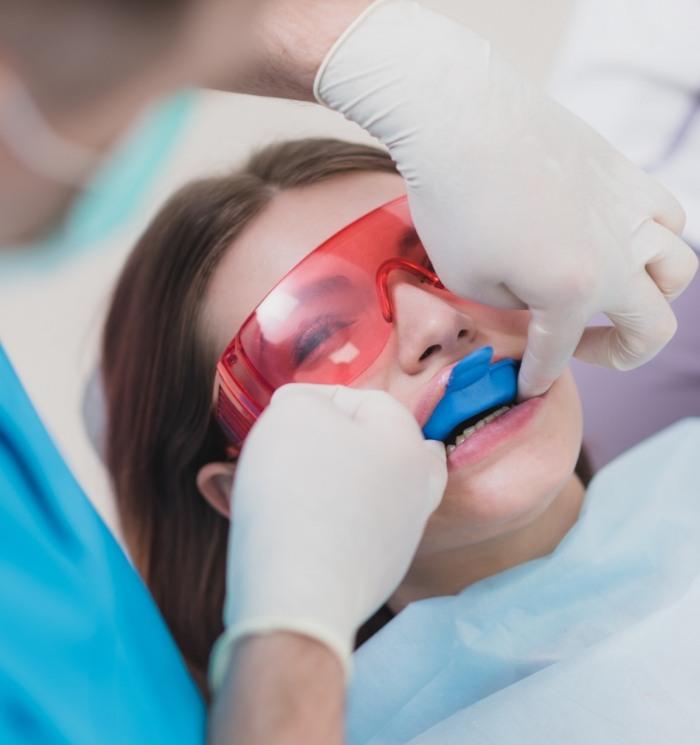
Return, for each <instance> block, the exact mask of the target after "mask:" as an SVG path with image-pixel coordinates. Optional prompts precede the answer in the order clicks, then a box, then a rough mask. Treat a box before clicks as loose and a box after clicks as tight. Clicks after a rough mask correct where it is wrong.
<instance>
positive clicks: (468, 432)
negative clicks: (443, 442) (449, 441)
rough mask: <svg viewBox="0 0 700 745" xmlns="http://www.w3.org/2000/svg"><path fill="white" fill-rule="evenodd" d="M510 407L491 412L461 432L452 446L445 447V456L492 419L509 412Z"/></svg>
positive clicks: (502, 407)
mask: <svg viewBox="0 0 700 745" xmlns="http://www.w3.org/2000/svg"><path fill="white" fill-rule="evenodd" d="M512 408H513V407H512V406H510V405H509V406H501V408H500V409H496V411H494V412H492V413H491V414H489V415H488V416H485V417H484V418H483V419H480V420H479V421H478V422H477V423H476V424H473V425H472V426H471V427H467V428H466V429H465V430H464V432H462V434H461V435H458V436H457V440H456V441H455V444H454V445H448V446H447V454H448V455H449V454H450V453H451V452H452V451H453V450H455V449H456V448H457V447H459V446H460V445H461V444H462V443H463V442H464V441H465V440H466V439H468V438H469V437H471V436H472V435H473V434H474V432H476V431H477V430H479V429H481V428H482V427H485V426H486V425H487V424H488V423H489V422H492V421H493V420H494V419H497V418H498V417H499V416H501V415H502V414H505V413H506V411H510V409H512Z"/></svg>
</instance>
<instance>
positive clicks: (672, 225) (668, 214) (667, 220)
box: [650, 177, 686, 235]
mask: <svg viewBox="0 0 700 745" xmlns="http://www.w3.org/2000/svg"><path fill="white" fill-rule="evenodd" d="M650 178H651V177H650ZM651 180H652V181H653V183H654V191H655V198H656V209H655V210H654V219H655V220H656V222H658V223H660V224H661V225H663V226H664V227H665V228H667V229H668V230H670V231H671V232H672V233H675V234H676V235H680V234H681V233H682V232H683V230H684V229H685V223H686V214H685V210H684V209H683V207H682V206H681V203H680V202H679V201H678V200H677V199H676V198H675V197H674V196H673V194H671V192H670V191H669V190H668V189H666V187H665V186H663V185H662V184H660V183H659V182H658V181H656V179H654V178H651Z"/></svg>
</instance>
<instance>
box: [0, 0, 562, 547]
mask: <svg viewBox="0 0 700 745" xmlns="http://www.w3.org/2000/svg"><path fill="white" fill-rule="evenodd" d="M424 2H425V4H426V5H428V6H430V7H432V8H434V9H437V10H439V11H441V12H444V13H446V14H448V15H450V16H452V17H454V18H455V19H456V20H458V21H460V22H463V23H465V24H466V25H468V26H470V27H471V28H472V29H474V30H475V31H477V32H479V33H481V34H483V35H484V36H486V37H487V38H489V39H491V41H492V42H493V43H494V45H495V46H496V47H497V48H498V49H499V50H500V51H501V52H503V53H504V54H505V55H506V56H507V57H509V58H510V59H511V61H512V62H514V63H515V64H517V65H518V66H519V67H520V68H521V69H523V70H524V71H526V72H527V73H528V74H529V75H530V76H532V77H533V78H535V79H539V80H543V79H544V78H545V76H546V73H547V70H548V66H549V64H550V61H551V59H552V56H553V54H554V52H555V49H556V46H557V43H558V40H559V38H560V35H561V32H562V29H563V28H564V26H565V23H566V20H567V17H568V14H569V12H570V6H571V2H572V0H424ZM308 135H328V136H337V137H346V138H353V139H363V138H365V137H367V135H365V134H364V133H363V132H362V131H361V130H359V128H356V127H355V126H354V125H350V124H349V123H347V122H345V121H344V120H343V119H342V118H341V117H339V116H337V115H335V114H333V113H331V112H328V111H325V110H323V109H321V108H320V107H316V106H313V105H311V104H300V103H289V102H281V101H273V100H265V99H255V98H250V97H245V96H225V95H221V94H214V93H207V94H203V95H202V96H201V99H200V101H199V102H198V104H197V107H196V111H195V114H194V116H193V117H192V119H191V120H190V124H189V126H188V129H187V131H186V132H185V134H184V136H183V137H182V138H181V139H180V141H179V144H178V146H177V147H176V149H175V151H174V153H173V155H172V157H171V158H170V160H169V162H168V163H167V164H166V167H165V168H163V169H162V172H161V173H160V175H159V177H158V178H157V180H156V182H155V184H154V186H153V188H151V189H150V191H149V194H148V198H147V200H146V203H145V204H144V205H143V209H142V210H141V211H140V213H139V214H138V215H136V216H135V218H134V219H133V220H132V221H130V223H129V224H128V225H125V226H124V228H123V229H122V230H120V231H119V233H118V234H115V235H111V236H109V237H108V238H106V239H105V242H104V245H101V246H96V247H95V248H96V250H95V251H94V252H93V253H92V254H91V255H90V256H87V257H85V258H83V259H81V260H80V261H78V262H76V263H75V264H72V265H70V266H66V267H65V268H63V269H62V270H61V271H60V272H58V273H56V274H53V275H52V276H51V277H50V278H48V277H42V278H37V279H33V280H31V281H29V280H27V281H22V282H20V283H17V284H16V285H15V286H13V287H11V288H8V289H3V290H2V291H1V292H2V295H1V296H0V338H1V339H2V340H3V343H4V344H5V346H6V349H7V351H8V352H9V354H10V356H11V357H12V359H13V361H14V363H15V365H16V366H17V368H18V369H19V372H20V374H21V376H22V378H23V380H24V382H25V384H26V386H27V388H28V389H29V392H30V395H31V396H32V398H33V399H34V401H35V403H36V405H37V407H38V409H39V411H40V413H41V415H42V416H43V418H44V421H45V422H46V423H47V426H48V427H49V429H50V431H51V432H52V434H53V435H54V437H55V438H56V439H57V441H58V443H59V445H60V447H61V449H62V451H63V453H64V455H65V457H66V459H67V461H68V462H69V464H70V465H71V467H72V468H73V470H74V472H75V473H76V475H77V477H78V479H79V480H80V481H81V482H82V484H83V486H84V488H85V489H86V491H87V493H88V495H89V496H90V497H91V498H92V499H93V501H94V502H95V504H96V505H97V507H98V509H99V510H100V512H101V513H102V514H103V516H104V517H105V519H106V520H107V522H108V523H109V524H110V525H111V526H112V527H113V528H115V530H116V531H117V533H118V527H117V522H116V517H115V513H114V509H113V505H112V501H111V497H110V490H109V485H108V482H107V479H106V477H105V474H104V471H103V469H102V467H101V465H100V462H99V460H98V458H97V457H96V455H95V453H94V452H93V450H92V448H91V446H90V444H89V442H88V440H87V437H86V435H85V431H84V427H83V422H82V419H81V413H80V408H81V399H82V394H83V388H84V385H85V380H86V378H87V376H88V374H89V372H90V370H91V369H92V368H93V366H94V365H95V361H96V354H97V340H98V335H99V328H100V324H101V321H102V317H103V313H104V311H105V309H106V304H107V296H108V293H109V290H110V287H111V285H112V283H113V282H114V280H115V278H116V275H117V273H118V271H119V269H120V267H121V264H122V263H123V261H124V258H125V256H126V254H127V253H128V251H129V249H130V247H131V246H132V245H133V243H134V240H135V239H136V237H137V236H138V234H139V233H140V231H141V230H142V229H143V227H144V226H145V224H146V223H147V221H148V220H149V218H150V216H151V215H152V214H153V213H154V211H155V210H156V209H157V207H158V206H159V204H160V203H161V202H162V201H163V199H164V198H165V197H166V196H167V195H168V194H170V193H171V192H172V191H173V190H174V189H175V188H177V187H178V186H179V185H181V184H182V183H184V182H186V181H188V180H189V179H191V178H193V177H195V176H199V175H202V174H208V173H211V172H213V171H217V170H221V169H226V168H228V167H229V166H231V165H233V164H235V163H236V162H237V161H239V160H240V159H241V158H242V157H243V156H245V154H246V153H247V152H248V151H249V150H250V149H251V147H254V146H256V145H261V144H266V143H268V142H269V141H270V140H272V139H279V138H289V137H298V136H308Z"/></svg>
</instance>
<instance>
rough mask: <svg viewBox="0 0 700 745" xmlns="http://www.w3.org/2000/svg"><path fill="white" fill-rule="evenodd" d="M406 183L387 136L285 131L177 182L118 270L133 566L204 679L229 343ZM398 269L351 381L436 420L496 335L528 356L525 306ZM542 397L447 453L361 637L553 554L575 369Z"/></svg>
mask: <svg viewBox="0 0 700 745" xmlns="http://www.w3.org/2000/svg"><path fill="white" fill-rule="evenodd" d="M404 193H405V191H404V183H403V180H402V179H401V178H400V177H399V175H398V174H397V173H396V170H395V166H394V164H393V163H392V161H391V159H390V158H389V157H388V156H387V155H386V154H385V153H384V152H382V151H380V150H378V149H376V148H373V147H368V146H365V145H358V144H350V143H345V142H339V141H335V140H306V141H297V142H288V143H283V144H279V145H274V146H272V147H268V148H266V149H265V150H263V151H262V152H260V153H258V154H257V155H255V156H254V157H252V158H251V160H250V161H249V162H248V163H247V164H246V165H245V166H244V167H243V168H242V169H241V170H239V171H236V172H234V173H232V174H230V175H227V176H223V177H219V178H211V179H206V180H203V181H199V182H196V183H193V184H191V185H189V186H187V187H185V188H184V189H182V190H181V191H180V192H179V193H178V194H176V195H175V196H174V197H173V198H172V199H171V200H170V201H169V202H168V203H167V204H166V205H165V207H164V208H163V209H162V210H161V212H160V214H159V215H158V216H157V217H156V218H155V219H154V221H153V223H152V224H151V226H150V227H149V228H148V230H147V231H146V232H145V234H144V235H143V237H142V238H141V240H140V241H139V243H138V245H137V246H136V248H135V250H134V252H133V254H132V255H131V257H130V259H129V261H128V263H127V265H126V267H125V269H124V271H123V274H122V276H121V278H120V280H119V283H118V286H117V288H116V292H115V294H114V299H113V303H112V307H111V310H110V313H109V318H108V320H107V324H106V328H105V333H104V349H103V359H102V373H103V378H104V386H105V391H106V396H107V401H108V428H107V460H108V465H109V469H110V471H111V474H112V478H113V482H114V487H115V492H116V497H117V502H118V506H119V510H120V514H121V519H122V522H123V528H124V531H125V535H126V539H127V542H128V545H129V548H130V550H131V552H132V555H133V557H134V560H135V562H136V565H137V566H138V568H139V569H140V571H141V572H142V574H143V576H144V578H145V579H146V581H147V583H148V585H149V587H150V588H151V590H152V592H153V594H154V596H155V598H156V600H157V601H158V603H159V605H160V607H161V609H162V612H163V614H164V616H165V618H166V620H167V621H168V623H169V624H170V627H171V629H172V631H173V634H174V636H175V638H176V640H177V641H178V643H179V645H180V647H181V649H182V651H183V654H184V655H185V658H186V659H187V661H188V663H189V665H190V668H191V670H192V672H193V674H194V675H195V677H196V679H197V680H198V682H199V683H200V685H201V686H202V687H203V689H204V688H205V683H204V680H205V671H206V667H207V661H208V657H209V652H210V649H211V646H212V644H213V642H214V640H215V639H216V637H217V636H218V634H219V633H220V632H221V611H222V603H223V597H224V571H225V552H226V536H227V527H228V525H227V521H228V518H229V515H230V512H231V511H233V512H234V513H235V505H233V506H229V504H228V497H229V493H230V489H231V482H232V477H233V474H234V471H235V460H232V459H231V458H230V457H229V456H228V455H227V442H226V439H225V437H224V436H223V434H222V431H221V429H220V427H219V426H218V424H217V422H216V421H215V419H214V417H213V413H212V390H213V381H214V371H215V365H216V362H217V359H218V357H219V356H220V355H221V353H222V351H223V350H224V348H225V347H226V346H227V344H228V343H229V341H230V340H231V339H232V337H233V336H234V335H235V334H236V332H237V331H238V329H239V328H240V326H241V324H242V323H243V322H244V321H245V319H246V318H247V316H248V315H249V314H250V313H251V312H252V311H253V309H254V308H255V307H256V306H257V305H258V303H259V302H260V301H261V300H262V299H263V297H264V296H265V295H266V294H267V293H268V291H269V290H270V289H271V288H272V287H273V286H274V285H275V284H276V283H277V282H278V281H279V280H280V279H281V278H282V277H283V276H284V275H285V274H286V273H287V272H288V271H289V270H290V269H292V268H293V267H294V266H295V265H296V264H298V263H299V262H300V261H301V260H302V259H304V258H305V257H306V255H307V254H309V253H310V252H311V251H312V250H313V249H315V248H316V247H317V246H319V245H320V244H321V243H323V242H324V241H325V240H326V239H327V238H329V237H330V236H332V235H333V234H335V233H337V232H338V231H339V230H340V229H341V228H343V227H344V226H346V225H348V224H349V223H351V222H353V221H355V220H356V219H358V218H360V217H361V216H363V215H365V214H367V213H369V212H371V211H372V210H374V209H375V208H378V207H380V206H382V205H384V204H386V203H388V202H390V201H392V200H395V199H396V198H398V197H401V196H402V195H403V194H404ZM399 274H400V276H399ZM397 277H398V278H395V279H393V280H392V284H391V286H390V294H391V299H392V305H393V309H394V320H393V332H392V336H391V338H390V340H389V342H388V344H387V346H386V347H385V349H384V350H383V352H382V353H381V355H380V357H379V358H378V359H377V360H376V362H375V363H374V364H373V365H372V366H371V367H370V368H369V369H368V370H367V371H365V373H364V374H363V375H362V376H361V377H360V378H359V379H358V380H356V381H354V383H353V385H355V386H363V387H368V388H380V389H384V390H386V391H388V392H390V393H391V394H392V395H394V396H395V397H396V398H397V399H399V400H400V401H401V402H402V403H404V404H405V405H406V406H407V407H408V408H409V409H411V410H412V411H414V412H416V415H417V416H418V417H419V419H420V418H422V419H423V421H424V420H425V419H426V418H427V415H428V414H429V411H427V410H426V406H428V408H430V407H431V406H434V405H435V403H436V401H435V400H433V399H434V391H435V389H436V381H437V380H439V378H440V377H441V376H442V377H444V375H445V372H446V371H447V370H448V369H449V368H450V367H451V366H453V365H454V363H455V362H457V361H458V360H460V359H462V358H463V357H465V356H466V355H468V354H469V353H470V352H472V351H474V350H476V349H479V348H481V347H484V346H491V347H493V349H494V353H495V356H496V357H512V358H516V359H517V358H519V357H520V356H521V355H522V352H523V349H524V346H525V334H526V328H527V320H528V313H527V312H526V311H512V310H496V309H493V308H489V307H485V306H483V305H478V304H475V303H472V302H469V301H468V300H463V299H459V298H457V297H455V296H453V295H451V294H450V293H449V292H447V291H446V290H444V289H440V288H436V287H433V286H430V285H426V284H425V283H423V282H421V279H420V278H419V277H415V276H411V275H409V274H403V273H398V274H397ZM431 395H432V396H433V399H431ZM426 402H429V403H426ZM535 409H536V410H535ZM533 411H534V413H533V414H532V415H531V416H530V417H529V418H528V419H527V422H526V423H525V424H524V425H523V426H522V427H520V428H519V429H517V431H514V432H513V434H512V435H511V436H509V437H508V438H507V439H506V440H505V441H504V442H503V443H501V444H500V445H499V446H498V447H495V448H491V449H490V450H489V451H488V452H487V453H486V454H485V455H483V457H482V456H481V455H480V454H479V453H477V454H476V455H472V456H471V457H470V458H469V459H468V461H469V462H468V463H466V464H460V462H459V461H458V460H455V456H456V455H458V454H457V453H454V454H453V455H452V456H451V460H452V461H453V462H452V463H451V465H450V477H449V482H448V486H447V489H446V491H445V496H444V499H443V502H442V504H441V506H440V508H439V509H438V510H437V512H436V513H435V514H434V516H433V517H432V518H431V520H430V523H429V525H428V528H427V530H426V532H425V535H424V538H423V541H422V543H421V546H420V548H419V551H418V553H417V555H416V557H415V560H414V562H413V565H412V567H411V569H410V571H409V573H408V575H407V576H406V578H405V580H404V582H403V583H402V585H401V586H400V587H399V588H398V590H397V591H396V593H395V595H394V596H393V597H392V598H391V600H390V602H389V604H388V607H386V608H384V609H383V610H382V611H380V613H378V614H377V616H376V617H375V618H374V619H371V621H370V622H369V623H368V625H367V626H366V627H365V628H364V629H363V630H362V632H361V634H360V639H359V641H362V640H363V639H365V638H367V637H368V636H369V635H371V634H372V633H373V631H374V630H376V629H377V628H379V627H380V626H382V625H383V624H385V623H386V622H387V620H389V619H390V618H391V617H392V616H393V614H395V613H396V612H398V611H400V610H401V609H403V608H404V607H405V606H406V605H407V604H408V603H410V602H412V601H414V600H417V599H420V598H426V597H431V596H436V595H445V594H453V593H456V592H458V591H460V590H462V589H463V588H464V587H466V586H468V585H470V584H472V583H474V582H476V581H477V580H479V579H482V578H484V577H487V576H490V575H492V574H496V573H498V572H500V571H502V570H503V569H505V568H507V567H510V566H513V565H516V564H519V563H521V562H524V561H527V560H529V559H532V558H533V557H536V556H541V555H544V554H547V553H549V552H550V551H552V549H553V548H554V547H555V546H556V545H557V544H558V542H559V541H560V540H561V538H562V537H563V536H564V535H565V534H566V533H567V531H568V530H569V528H570V527H571V526H572V524H573V523H574V522H575V520H576V518H577V515H578V512H579V509H580V507H581V503H582V500H583V496H584V484H583V481H585V480H587V474H586V473H585V466H584V464H583V463H581V464H580V465H579V470H578V473H575V472H574V469H575V466H576V463H577V459H578V458H579V453H580V449H581V431H582V422H581V411H580V406H579V400H578V396H577V392H576V388H575V385H574V383H573V379H572V377H571V375H570V374H569V373H567V374H565V375H564V376H563V377H562V378H561V379H560V380H558V381H557V382H556V384H555V385H554V386H553V387H552V389H551V390H550V391H549V393H547V394H546V395H545V396H544V397H542V398H541V399H539V400H538V401H537V405H536V406H533ZM272 458H273V454H271V459H272ZM582 477H583V481H582ZM377 499H381V495H377Z"/></svg>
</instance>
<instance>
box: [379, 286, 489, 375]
mask: <svg viewBox="0 0 700 745" xmlns="http://www.w3.org/2000/svg"><path fill="white" fill-rule="evenodd" d="M390 292H391V300H392V306H393V309H394V324H395V329H396V334H397V337H398V361H399V365H400V366H401V369H402V370H403V371H404V372H405V373H407V374H408V375H415V374H417V373H420V372H422V371H423V370H425V369H426V368H428V367H433V366H435V363H436V361H438V360H439V361H440V362H442V363H445V362H452V361H454V360H456V359H457V358H458V357H459V356H460V355H464V354H466V353H467V352H468V351H469V350H470V349H471V348H472V347H473V345H474V343H475V341H476V337H477V329H476V327H475V323H474V321H473V319H472V318H471V317H470V316H469V315H468V314H467V313H466V312H465V311H464V310H462V309H459V308H456V307H455V306H453V305H451V304H450V303H449V302H447V301H446V300H445V299H444V298H442V297H440V295H439V294H437V293H435V292H431V291H429V290H427V289H424V288H423V287H422V286H421V285H420V284H416V283H412V282H406V281H399V282H396V283H395V284H393V285H392V287H391V289H390Z"/></svg>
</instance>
